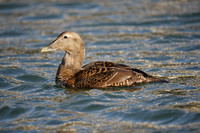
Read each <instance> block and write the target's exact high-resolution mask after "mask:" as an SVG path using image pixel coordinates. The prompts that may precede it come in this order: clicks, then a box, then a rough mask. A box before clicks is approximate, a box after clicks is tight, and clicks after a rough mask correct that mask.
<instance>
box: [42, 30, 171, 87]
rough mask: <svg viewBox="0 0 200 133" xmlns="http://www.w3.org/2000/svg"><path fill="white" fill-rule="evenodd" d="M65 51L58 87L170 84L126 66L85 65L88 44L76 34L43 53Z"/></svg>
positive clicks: (65, 34) (67, 35) (62, 38)
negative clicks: (145, 83) (149, 83)
mask: <svg viewBox="0 0 200 133" xmlns="http://www.w3.org/2000/svg"><path fill="white" fill-rule="evenodd" d="M54 50H64V51H65V52H66V53H65V56H64V57H63V59H62V62H61V64H60V65H59V67H58V70H57V74H56V84H58V85H62V86H64V87H70V88H105V87H114V86H134V85H136V84H137V83H143V82H168V81H166V80H162V79H159V78H156V77H153V76H151V75H149V74H147V73H145V72H143V71H141V70H139V69H136V68H132V67H130V66H127V65H124V64H118V63H113V62H107V61H96V62H92V63H89V64H86V65H84V66H83V67H81V66H82V62H83V59H84V56H85V45H84V42H83V40H82V38H81V37H80V36H79V35H78V34H77V33H75V32H63V33H61V34H60V35H59V36H58V37H57V38H56V39H55V40H54V41H53V42H52V43H50V44H49V46H47V47H45V48H43V49H42V50H41V52H47V51H54Z"/></svg>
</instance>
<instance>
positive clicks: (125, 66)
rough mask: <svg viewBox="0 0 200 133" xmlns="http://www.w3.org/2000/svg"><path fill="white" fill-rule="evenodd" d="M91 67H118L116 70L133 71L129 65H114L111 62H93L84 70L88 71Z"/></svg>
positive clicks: (85, 66)
mask: <svg viewBox="0 0 200 133" xmlns="http://www.w3.org/2000/svg"><path fill="white" fill-rule="evenodd" d="M90 67H116V68H123V69H131V67H130V66H128V65H124V64H119V63H113V62H109V61H95V62H91V63H89V64H86V65H84V66H83V67H82V68H84V69H87V68H90Z"/></svg>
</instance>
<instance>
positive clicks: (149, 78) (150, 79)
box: [148, 76, 170, 83]
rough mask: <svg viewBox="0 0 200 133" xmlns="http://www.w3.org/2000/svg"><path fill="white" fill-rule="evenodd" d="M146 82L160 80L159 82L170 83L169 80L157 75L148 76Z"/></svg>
mask: <svg viewBox="0 0 200 133" xmlns="http://www.w3.org/2000/svg"><path fill="white" fill-rule="evenodd" d="M148 80H149V81H148V82H161V83H170V82H169V81H167V80H164V79H160V78H157V77H153V76H150V77H148Z"/></svg>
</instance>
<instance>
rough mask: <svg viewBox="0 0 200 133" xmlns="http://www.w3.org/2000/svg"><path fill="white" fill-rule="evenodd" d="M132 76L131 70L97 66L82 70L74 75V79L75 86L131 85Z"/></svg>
mask: <svg viewBox="0 0 200 133" xmlns="http://www.w3.org/2000/svg"><path fill="white" fill-rule="evenodd" d="M131 77H132V72H131V71H129V70H125V69H119V68H115V67H101V66H96V67H88V68H86V69H84V70H81V71H80V72H78V73H77V74H76V75H75V76H74V78H73V81H74V87H75V88H104V87H108V86H128V85H131V82H129V79H131ZM71 81H72V79H71Z"/></svg>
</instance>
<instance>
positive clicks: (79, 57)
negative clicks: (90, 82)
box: [56, 50, 85, 85]
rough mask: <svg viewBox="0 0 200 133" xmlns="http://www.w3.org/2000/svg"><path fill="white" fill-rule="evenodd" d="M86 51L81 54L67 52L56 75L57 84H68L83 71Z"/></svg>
mask: <svg viewBox="0 0 200 133" xmlns="http://www.w3.org/2000/svg"><path fill="white" fill-rule="evenodd" d="M84 55H85V50H84V51H82V52H79V53H76V54H74V53H69V52H66V53H65V56H64V57H63V59H62V62H61V64H60V65H59V67H58V70H57V74H56V84H59V85H61V84H63V83H66V82H67V80H68V79H69V78H71V77H72V76H74V75H75V74H76V73H77V72H79V71H80V70H82V68H81V66H82V62H83V59H84Z"/></svg>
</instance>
